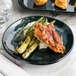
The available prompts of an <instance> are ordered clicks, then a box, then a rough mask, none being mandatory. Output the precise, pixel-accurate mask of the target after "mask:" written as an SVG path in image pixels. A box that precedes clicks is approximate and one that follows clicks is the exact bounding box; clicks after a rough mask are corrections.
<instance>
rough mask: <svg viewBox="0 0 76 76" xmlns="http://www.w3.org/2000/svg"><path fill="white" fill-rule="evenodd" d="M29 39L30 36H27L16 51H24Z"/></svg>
mask: <svg viewBox="0 0 76 76" xmlns="http://www.w3.org/2000/svg"><path fill="white" fill-rule="evenodd" d="M30 41H31V38H30V36H28V37H27V38H26V39H25V41H24V42H23V43H22V45H21V46H20V47H19V48H18V49H17V51H18V52H19V53H20V54H22V53H23V52H24V51H25V49H26V48H27V46H28V44H29V43H30Z"/></svg>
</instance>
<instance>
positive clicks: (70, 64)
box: [0, 0, 76, 76]
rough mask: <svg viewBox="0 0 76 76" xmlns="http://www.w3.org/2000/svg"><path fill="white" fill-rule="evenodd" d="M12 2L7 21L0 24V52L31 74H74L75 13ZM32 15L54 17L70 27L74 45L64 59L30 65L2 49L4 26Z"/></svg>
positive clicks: (61, 75)
mask: <svg viewBox="0 0 76 76" xmlns="http://www.w3.org/2000/svg"><path fill="white" fill-rule="evenodd" d="M12 2H13V8H14V11H13V15H12V17H11V19H10V20H9V21H8V22H7V23H5V24H3V25H1V26H0V52H2V53H4V54H5V55H6V56H7V57H9V58H10V59H12V60H13V61H14V62H15V63H16V64H18V65H19V66H20V67H21V68H23V69H24V70H25V71H27V72H28V73H29V74H31V75H32V76H76V73H75V70H76V68H75V67H76V50H75V46H76V40H75V38H76V14H52V13H51V12H40V11H30V10H28V9H23V8H22V7H20V5H19V4H18V1H17V0H12ZM33 15H43V16H50V17H54V18H56V19H59V20H61V21H63V22H64V23H66V24H67V25H68V26H69V27H70V28H71V29H72V31H73V33H74V47H73V50H72V52H71V54H70V55H69V56H68V57H66V59H64V60H63V61H60V62H58V63H56V64H53V65H44V66H42V65H41V66H40V65H32V64H28V63H27V62H19V61H17V60H15V59H14V58H12V57H11V56H9V55H8V54H7V53H6V52H5V51H4V48H3V46H2V35H3V33H4V31H5V30H6V28H7V27H8V26H10V24H12V23H13V22H14V21H16V20H18V19H20V18H23V17H26V16H33Z"/></svg>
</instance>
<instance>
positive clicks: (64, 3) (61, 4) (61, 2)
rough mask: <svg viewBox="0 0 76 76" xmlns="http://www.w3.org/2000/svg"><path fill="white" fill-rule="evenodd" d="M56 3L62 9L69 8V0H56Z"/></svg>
mask: <svg viewBox="0 0 76 76" xmlns="http://www.w3.org/2000/svg"><path fill="white" fill-rule="evenodd" d="M55 5H56V6H57V7H59V8H61V9H67V0H55Z"/></svg>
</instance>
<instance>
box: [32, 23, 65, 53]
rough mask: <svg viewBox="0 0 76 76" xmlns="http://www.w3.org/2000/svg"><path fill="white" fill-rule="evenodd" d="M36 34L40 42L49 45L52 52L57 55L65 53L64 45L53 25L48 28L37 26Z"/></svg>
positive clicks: (47, 26) (35, 27)
mask: <svg viewBox="0 0 76 76" xmlns="http://www.w3.org/2000/svg"><path fill="white" fill-rule="evenodd" d="M33 29H34V34H35V36H36V38H37V39H38V40H40V41H41V42H43V43H45V44H47V45H48V46H49V48H50V49H51V50H53V51H54V52H56V53H64V51H65V47H64V45H63V44H62V40H61V38H60V36H59V35H58V33H57V32H56V31H55V29H54V25H53V24H51V25H50V24H48V25H46V26H44V25H42V24H40V23H39V24H36V25H35V26H34V27H33Z"/></svg>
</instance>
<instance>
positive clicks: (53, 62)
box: [2, 15, 74, 65]
mask: <svg viewBox="0 0 76 76" xmlns="http://www.w3.org/2000/svg"><path fill="white" fill-rule="evenodd" d="M38 16H39V15H38ZM38 16H26V17H23V18H20V19H18V20H16V21H14V22H13V23H11V24H10V26H8V27H7V29H6V30H5V31H4V33H3V36H2V45H3V48H4V50H5V51H6V52H7V53H8V54H9V55H10V56H11V57H13V58H14V59H16V60H18V58H15V57H14V56H13V55H11V54H10V53H9V52H8V51H7V49H6V48H5V46H4V43H3V39H4V35H5V33H6V31H7V30H8V29H9V28H10V27H11V26H12V25H13V24H14V23H16V22H18V21H19V20H21V19H24V18H27V17H38ZM39 17H47V18H52V19H55V18H53V17H49V16H41V15H40V16H39ZM55 20H58V19H55ZM58 21H59V22H62V21H61V20H58ZM62 23H64V22H62ZM64 24H65V23H64ZM65 25H66V26H67V27H68V28H69V29H70V31H71V33H72V36H73V42H72V46H71V48H70V50H69V52H68V53H67V54H66V55H65V56H63V57H62V58H60V59H58V60H55V61H52V62H49V63H48V64H55V63H57V62H60V61H62V60H64V59H65V58H66V57H67V56H68V55H70V53H71V52H72V48H73V47H74V34H73V31H72V30H71V28H70V27H69V26H68V25H67V24H65ZM19 61H27V62H29V63H31V64H35V65H48V64H37V63H35V62H32V61H31V62H30V61H28V60H24V59H21V58H20V59H19Z"/></svg>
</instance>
